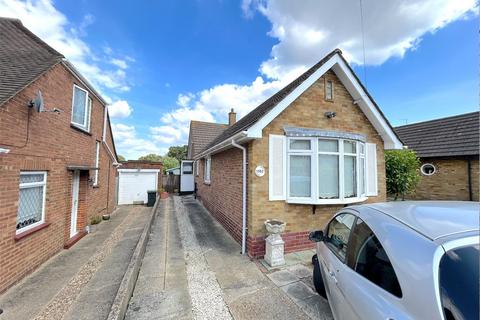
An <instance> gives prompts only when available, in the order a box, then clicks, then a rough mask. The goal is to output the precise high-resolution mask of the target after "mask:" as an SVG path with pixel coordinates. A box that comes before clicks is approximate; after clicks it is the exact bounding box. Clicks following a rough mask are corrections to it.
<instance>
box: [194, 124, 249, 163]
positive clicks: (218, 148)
mask: <svg viewBox="0 0 480 320" xmlns="http://www.w3.org/2000/svg"><path fill="white" fill-rule="evenodd" d="M245 138H247V132H246V131H240V132H238V133H237V134H235V135H233V136H232V137H230V138H227V139H226V140H224V141H222V142H220V143H219V144H217V145H215V146H213V147H211V148H210V149H208V150H205V151H203V152H202V153H199V154H197V155H196V156H195V157H193V160H198V159H202V158H205V157H206V156H209V155H211V154H215V153H218V152H220V151H222V150H225V149H227V148H228V147H231V146H232V140H235V141H236V142H242V141H244V140H245Z"/></svg>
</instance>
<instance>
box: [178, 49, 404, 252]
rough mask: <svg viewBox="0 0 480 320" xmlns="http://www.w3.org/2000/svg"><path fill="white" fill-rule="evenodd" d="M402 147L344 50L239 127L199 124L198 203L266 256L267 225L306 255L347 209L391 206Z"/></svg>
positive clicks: (193, 131) (193, 142) (192, 143)
mask: <svg viewBox="0 0 480 320" xmlns="http://www.w3.org/2000/svg"><path fill="white" fill-rule="evenodd" d="M207 127H208V128H215V130H217V131H216V132H213V130H208V129H204V128H207ZM200 140H202V142H203V143H202V148H200V146H199V145H198V142H197V141H200ZM205 140H211V141H209V142H208V143H206V144H205V143H204V141H205ZM203 145H205V146H203ZM402 147H403V144H402V142H401V141H400V139H399V138H398V137H397V135H396V134H395V131H394V130H393V128H392V127H391V126H390V124H389V122H388V120H387V119H386V118H385V116H384V115H383V113H382V112H381V110H380V109H379V107H378V106H377V104H376V103H375V101H373V99H372V97H371V96H370V95H369V94H368V92H367V91H366V89H365V87H364V86H363V85H362V84H361V83H360V81H359V79H358V77H357V76H356V75H355V73H354V72H353V70H352V69H351V68H350V66H349V65H348V63H347V61H346V60H345V59H344V58H343V56H342V53H341V51H340V50H338V49H337V50H334V51H333V52H331V53H329V54H328V55H327V56H326V57H325V58H323V59H322V60H321V61H320V62H318V63H317V64H315V65H314V66H313V67H312V68H310V69H309V70H308V71H306V72H305V73H304V74H302V75H301V76H300V77H298V78H297V79H296V80H294V81H293V82H292V83H290V84H289V85H287V86H286V87H285V88H283V89H282V90H280V91H279V92H277V93H276V94H275V95H273V96H272V97H271V98H269V99H267V100H266V101H265V102H263V103H262V104H261V105H260V106H258V107H257V108H255V109H254V110H252V111H251V112H250V113H249V114H247V115H246V116H244V117H243V118H241V119H240V120H239V121H235V114H234V112H233V111H232V112H230V114H229V124H228V126H226V125H220V124H206V123H199V122H193V121H192V124H191V126H190V137H189V146H188V150H189V157H190V158H191V159H193V160H195V161H196V164H195V169H196V170H195V181H196V185H197V193H196V194H197V196H198V198H199V199H200V200H201V201H202V203H203V204H204V206H205V207H206V208H207V209H208V210H209V211H210V212H211V214H212V215H213V216H214V217H215V218H216V219H217V220H218V221H219V222H220V223H221V224H222V225H223V226H224V227H225V229H226V230H227V231H228V232H229V233H230V234H231V235H232V236H233V238H234V239H235V240H237V241H238V242H239V243H241V244H242V252H245V251H246V252H248V254H249V255H250V256H252V257H261V256H263V255H264V253H265V237H266V230H265V227H264V222H265V220H267V219H272V218H276V219H281V220H283V221H285V222H286V223H287V226H286V231H285V233H284V234H283V236H282V237H283V239H284V240H285V251H286V252H292V251H299V250H303V249H307V248H312V247H313V244H312V242H310V241H309V240H308V233H309V231H311V230H315V229H319V228H321V227H322V226H324V224H325V222H326V221H327V220H328V219H329V218H330V217H331V216H332V214H334V213H335V212H337V211H338V210H341V208H343V207H344V206H347V205H351V204H359V203H367V202H378V201H385V199H386V185H385V161H384V150H385V149H400V148H402ZM190 150H194V151H192V152H190ZM198 150H200V151H198Z"/></svg>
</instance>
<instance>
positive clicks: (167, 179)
mask: <svg viewBox="0 0 480 320" xmlns="http://www.w3.org/2000/svg"><path fill="white" fill-rule="evenodd" d="M162 186H163V189H164V190H165V191H167V192H168V193H177V192H179V190H180V176H177V175H173V174H165V175H163V176H162Z"/></svg>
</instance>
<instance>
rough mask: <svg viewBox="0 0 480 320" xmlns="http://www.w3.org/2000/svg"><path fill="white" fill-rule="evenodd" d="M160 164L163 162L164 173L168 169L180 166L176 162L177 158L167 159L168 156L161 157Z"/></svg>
mask: <svg viewBox="0 0 480 320" xmlns="http://www.w3.org/2000/svg"><path fill="white" fill-rule="evenodd" d="M162 162H163V170H164V171H166V170H168V169H172V168H176V167H178V166H179V165H180V162H179V161H178V160H177V158H173V157H169V156H163V157H162Z"/></svg>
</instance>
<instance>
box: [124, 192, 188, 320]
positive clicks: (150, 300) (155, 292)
mask: <svg viewBox="0 0 480 320" xmlns="http://www.w3.org/2000/svg"><path fill="white" fill-rule="evenodd" d="M156 214H157V217H156V219H155V222H154V224H153V226H152V231H151V234H150V239H149V242H148V244H147V248H146V251H145V256H144V258H143V261H142V266H141V268H140V273H139V275H138V279H137V283H136V285H135V290H134V292H133V295H132V297H131V299H130V303H129V306H128V310H127V314H126V316H125V319H132V320H133V319H139V320H141V319H191V318H192V314H191V304H190V295H189V293H188V284H187V276H186V268H185V260H184V257H183V248H182V243H181V240H180V232H179V229H178V224H177V220H176V215H175V211H174V206H173V200H172V198H169V199H167V200H161V202H160V205H159V206H158V208H157V212H156Z"/></svg>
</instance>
